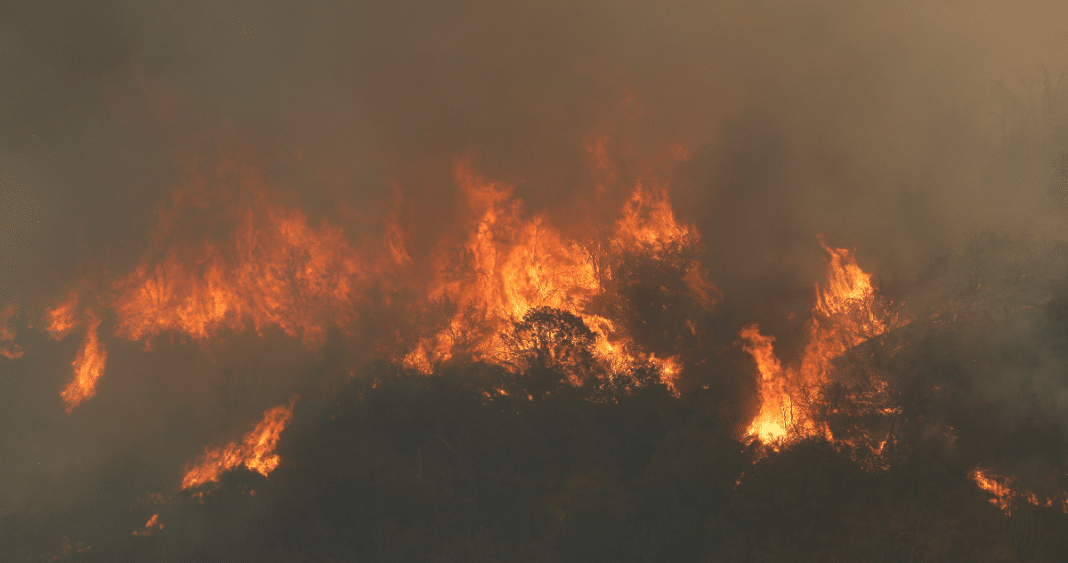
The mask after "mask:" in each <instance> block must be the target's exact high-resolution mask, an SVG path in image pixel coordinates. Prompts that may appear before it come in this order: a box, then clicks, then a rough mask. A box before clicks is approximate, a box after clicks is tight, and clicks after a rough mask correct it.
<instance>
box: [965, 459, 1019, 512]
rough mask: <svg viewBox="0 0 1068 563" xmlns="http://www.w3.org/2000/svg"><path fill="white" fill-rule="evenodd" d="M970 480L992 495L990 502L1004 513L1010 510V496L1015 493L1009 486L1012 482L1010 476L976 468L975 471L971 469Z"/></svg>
mask: <svg viewBox="0 0 1068 563" xmlns="http://www.w3.org/2000/svg"><path fill="white" fill-rule="evenodd" d="M972 480H973V481H975V484H976V485H979V488H980V489H983V490H984V491H986V492H988V493H990V494H992V495H994V498H992V499H990V504H993V505H994V506H996V507H998V508H1000V509H1001V510H1002V511H1004V512H1005V513H1006V514H1008V513H1009V512H1010V510H1011V508H1012V497H1013V495H1014V494H1015V493H1013V491H1012V489H1010V488H1009V485H1010V484H1011V483H1012V479H1011V478H1007V477H1002V476H1000V475H997V474H994V473H991V472H988V471H984V470H982V469H979V468H976V469H975V471H972Z"/></svg>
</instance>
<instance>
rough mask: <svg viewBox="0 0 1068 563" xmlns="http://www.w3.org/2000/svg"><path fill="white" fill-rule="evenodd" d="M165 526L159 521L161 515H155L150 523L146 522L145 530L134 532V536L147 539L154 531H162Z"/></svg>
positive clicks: (149, 520) (150, 519)
mask: <svg viewBox="0 0 1068 563" xmlns="http://www.w3.org/2000/svg"><path fill="white" fill-rule="evenodd" d="M162 529H163V524H162V523H161V522H160V521H159V514H153V515H152V517H151V518H149V519H148V522H145V529H143V530H134V533H133V535H135V536H138V537H145V536H148V535H151V534H152V531H153V530H162Z"/></svg>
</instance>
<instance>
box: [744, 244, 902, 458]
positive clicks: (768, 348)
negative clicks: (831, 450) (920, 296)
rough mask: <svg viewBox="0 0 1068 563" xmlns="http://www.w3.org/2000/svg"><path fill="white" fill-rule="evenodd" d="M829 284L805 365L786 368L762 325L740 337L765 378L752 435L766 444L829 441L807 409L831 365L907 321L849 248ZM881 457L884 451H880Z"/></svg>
mask: <svg viewBox="0 0 1068 563" xmlns="http://www.w3.org/2000/svg"><path fill="white" fill-rule="evenodd" d="M820 245H821V246H822V247H823V249H824V250H826V251H827V253H828V254H829V255H830V262H829V263H828V267H827V283H826V285H825V286H824V287H823V288H822V289H821V288H820V286H819V285H818V284H817V285H816V304H815V306H814V307H813V310H812V319H811V320H810V322H809V341H808V344H807V345H806V347H805V351H804V354H803V356H802V358H801V361H800V362H799V363H798V364H796V365H791V366H787V367H786V368H784V367H783V365H782V363H781V362H780V361H779V359H778V358H777V357H776V356H775V353H774V350H773V349H772V343H773V342H774V338H773V337H770V336H763V335H761V334H760V330H759V328H758V327H757V325H755V324H754V325H751V326H748V327H746V328H744V329H742V331H741V332H740V333H739V337H740V338H741V340H742V343H743V344H742V346H743V349H744V350H745V351H746V352H748V353H749V354H750V355H751V356H753V360H754V361H755V362H756V364H757V369H758V371H759V372H760V385H759V390H760V412H759V414H757V416H756V418H754V420H753V423H752V424H751V425H750V427H749V430H748V434H749V435H750V436H754V437H756V438H759V439H760V440H761V441H762V442H763V443H765V444H769V445H778V444H780V443H782V442H783V441H785V440H787V439H791V438H803V437H810V436H825V437H827V438H828V439H832V440H833V436H831V433H830V431H829V429H827V428H826V427H825V426H824V425H821V424H818V423H817V422H816V421H815V420H813V418H812V415H811V413H810V412H808V409H807V408H806V405H805V403H806V402H807V401H800V400H799V399H802V398H807V397H811V396H813V395H814V394H816V393H818V392H819V391H820V390H821V389H822V388H824V387H825V386H826V385H827V384H828V379H827V375H828V372H829V370H830V366H831V362H832V361H833V360H834V359H835V358H837V357H838V356H841V355H842V354H843V353H844V352H846V351H847V350H849V349H850V348H852V347H854V346H857V345H858V344H860V343H862V342H864V341H865V340H867V339H869V338H872V337H875V336H878V335H880V334H883V333H885V332H886V331H888V330H890V329H893V328H896V327H898V326H902V325H903V324H905V323H906V322H907V321H903V320H901V319H899V318H898V317H897V316H896V315H893V314H891V313H890V312H889V307H888V306H887V305H885V304H884V303H883V301H882V300H881V299H880V298H879V296H878V294H877V292H876V290H875V287H874V286H873V285H872V282H871V275H870V274H867V273H865V272H864V271H863V270H861V269H860V267H859V266H857V262H856V259H855V258H854V257H853V255H852V254H851V253H850V252H849V251H848V250H846V249H844V248H831V247H829V246H827V245H826V244H824V243H823V240H822V238H821V239H820ZM875 448H876V449H877V450H879V451H881V449H882V446H881V445H879V446H876V447H875Z"/></svg>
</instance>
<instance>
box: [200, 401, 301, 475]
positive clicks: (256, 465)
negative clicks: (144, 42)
mask: <svg viewBox="0 0 1068 563" xmlns="http://www.w3.org/2000/svg"><path fill="white" fill-rule="evenodd" d="M297 399H298V397H297V396H293V398H291V399H290V400H289V404H288V405H279V406H277V407H274V408H271V409H268V410H266V411H264V413H263V420H261V421H260V423H259V424H257V425H256V428H254V429H253V430H252V432H249V433H248V434H245V436H244V438H242V440H241V442H230V443H229V444H227V445H226V446H224V447H221V448H215V449H206V450H205V452H204V457H203V458H201V460H200V461H199V462H197V463H196V465H194V466H193V468H192V469H189V470H188V471H187V472H186V474H185V477H184V478H183V479H182V488H183V489H191V488H194V487H199V486H200V485H203V484H205V483H212V482H215V481H218V480H219V477H220V476H222V474H223V473H224V472H226V471H229V470H231V469H235V468H237V467H240V466H242V465H244V466H245V467H247V468H248V469H250V470H252V471H255V472H257V473H259V474H260V475H263V476H264V477H266V476H267V475H268V474H269V473H270V472H271V471H274V468H276V467H278V464H279V462H281V458H280V457H279V456H278V454H276V453H274V450H275V447H276V446H277V445H278V438H279V436H281V434H282V430H285V427H286V424H289V420H290V418H292V417H293V406H294V405H296V403H297Z"/></svg>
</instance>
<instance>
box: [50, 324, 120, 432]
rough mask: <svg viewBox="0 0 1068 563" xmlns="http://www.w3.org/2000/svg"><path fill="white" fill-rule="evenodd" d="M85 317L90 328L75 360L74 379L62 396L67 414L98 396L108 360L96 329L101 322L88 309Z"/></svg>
mask: <svg viewBox="0 0 1068 563" xmlns="http://www.w3.org/2000/svg"><path fill="white" fill-rule="evenodd" d="M85 315H86V318H87V319H88V325H89V328H88V330H87V331H86V333H85V340H83V341H82V347H81V349H79V350H78V356H77V357H76V358H75V360H74V378H73V379H72V380H71V382H70V383H68V384H67V387H66V388H65V389H63V392H62V393H61V394H60V395H61V396H62V397H63V401H64V402H66V403H67V412H71V411H73V410H74V407H76V406H78V405H79V404H80V403H81V402H82V401H84V400H86V399H91V398H92V397H93V396H95V395H96V383H97V380H99V379H100V376H101V375H103V374H104V364H105V362H106V361H107V358H108V353H107V351H106V350H104V346H103V345H102V344H101V343H100V342H98V341H97V336H96V329H97V327H98V326H100V320H99V319H97V318H96V315H95V314H93V312H92V311H90V310H88V309H86V311H85Z"/></svg>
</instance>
